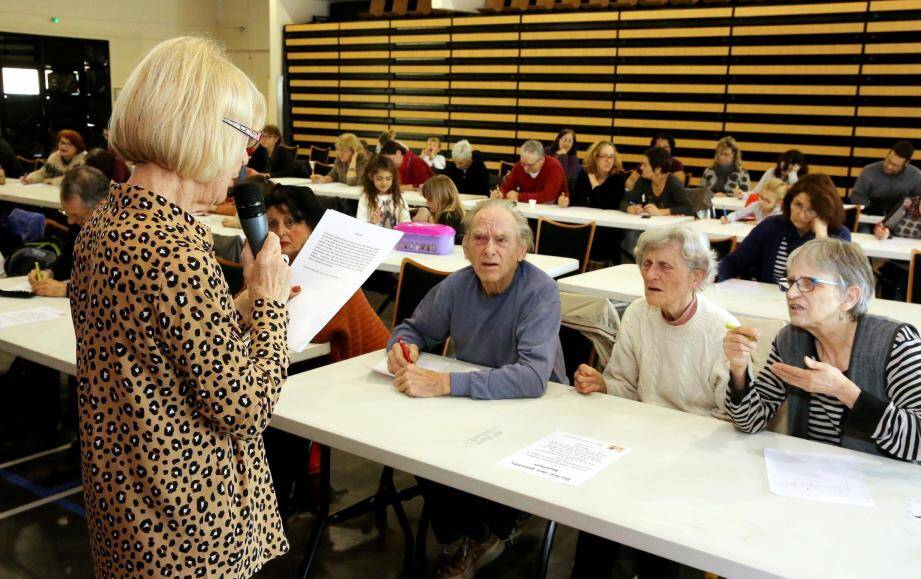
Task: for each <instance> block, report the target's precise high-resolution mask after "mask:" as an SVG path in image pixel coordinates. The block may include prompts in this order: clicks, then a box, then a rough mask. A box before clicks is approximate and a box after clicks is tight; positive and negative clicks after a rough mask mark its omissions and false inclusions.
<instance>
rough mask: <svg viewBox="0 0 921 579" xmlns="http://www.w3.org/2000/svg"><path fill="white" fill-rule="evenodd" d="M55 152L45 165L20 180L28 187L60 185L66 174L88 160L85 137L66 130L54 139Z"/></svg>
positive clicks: (59, 132)
mask: <svg viewBox="0 0 921 579" xmlns="http://www.w3.org/2000/svg"><path fill="white" fill-rule="evenodd" d="M54 143H55V150H54V152H53V153H51V155H49V156H48V160H47V161H45V164H44V165H42V166H41V167H39V168H38V169H36V170H35V171H32V172H31V173H27V174H25V175H23V176H22V177H20V178H19V180H20V181H22V182H23V183H25V184H26V185H31V184H33V183H45V184H46V185H60V184H61V181H62V180H63V179H64V173H66V172H67V171H69V170H71V169H73V168H74V167H79V166H80V165H82V164H83V162H84V161H85V160H86V145H85V144H84V143H83V137H82V136H81V135H80V133H78V132H77V131H72V130H70V129H64V130H62V131H58V134H57V136H55V138H54Z"/></svg>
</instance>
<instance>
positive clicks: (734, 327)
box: [726, 322, 758, 342]
mask: <svg viewBox="0 0 921 579" xmlns="http://www.w3.org/2000/svg"><path fill="white" fill-rule="evenodd" d="M741 327H742V326H737V325H735V324H733V323H731V322H727V323H726V329H727V330H737V329H739V328H741ZM739 333H740V334H742V335H743V336H745V337H746V338H748V339H749V340H751V341H752V342H757V341H758V337H757V336H750V335H749V334H746V333H745V332H739Z"/></svg>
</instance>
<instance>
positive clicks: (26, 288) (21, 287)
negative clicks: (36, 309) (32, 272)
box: [3, 279, 32, 293]
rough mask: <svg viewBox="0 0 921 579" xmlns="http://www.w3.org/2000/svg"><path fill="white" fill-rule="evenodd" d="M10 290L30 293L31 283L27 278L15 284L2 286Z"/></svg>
mask: <svg viewBox="0 0 921 579" xmlns="http://www.w3.org/2000/svg"><path fill="white" fill-rule="evenodd" d="M3 289H5V290H8V291H11V292H29V293H32V284H30V283H29V280H28V279H27V280H25V281H21V282H19V283H17V284H13V285H10V286H8V287H5V288H3Z"/></svg>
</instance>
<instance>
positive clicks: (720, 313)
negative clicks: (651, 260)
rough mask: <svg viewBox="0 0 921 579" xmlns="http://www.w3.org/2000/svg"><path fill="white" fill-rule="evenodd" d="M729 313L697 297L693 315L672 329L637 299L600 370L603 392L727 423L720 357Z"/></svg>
mask: <svg viewBox="0 0 921 579" xmlns="http://www.w3.org/2000/svg"><path fill="white" fill-rule="evenodd" d="M728 323H731V324H733V325H738V320H736V319H735V317H733V316H732V314H730V313H729V312H727V311H726V310H724V309H723V308H721V307H719V306H718V305H716V304H714V303H713V302H711V301H710V300H708V299H707V298H705V297H704V296H703V295H702V294H700V293H698V294H697V311H696V312H695V313H694V316H693V317H692V318H691V319H690V320H688V321H687V322H686V323H685V324H682V325H680V326H671V325H669V324H668V323H666V321H665V318H663V317H662V312H661V310H659V308H657V307H653V306H650V305H649V304H647V303H646V299H645V298H640V299H638V300H636V301H635V302H633V303H632V304H630V306H629V307H628V308H627V311H626V312H624V317H623V320H621V324H620V332H619V333H618V336H617V341H616V342H615V343H614V349H613V351H612V352H611V359H610V360H609V361H608V365H607V367H606V368H605V370H604V382H605V385H606V386H607V389H608V394H611V395H614V396H621V397H623V398H629V399H631V400H639V401H640V402H647V403H649V404H655V405H657V406H664V407H666V408H672V409H675V410H683V411H684V412H690V413H692V414H699V415H702V416H714V417H717V418H721V419H723V420H728V415H727V414H726V400H725V399H726V388H727V387H728V385H729V360H728V359H727V358H726V356H725V355H724V354H723V336H724V335H725V334H726V324H728Z"/></svg>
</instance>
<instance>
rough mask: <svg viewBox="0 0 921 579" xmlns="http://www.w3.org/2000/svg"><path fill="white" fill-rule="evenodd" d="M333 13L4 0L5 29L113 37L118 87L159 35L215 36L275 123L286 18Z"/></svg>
mask: <svg viewBox="0 0 921 579" xmlns="http://www.w3.org/2000/svg"><path fill="white" fill-rule="evenodd" d="M327 14H329V2H328V1H326V0H0V31H4V32H22V33H25V34H42V35H47V36H67V37H75V38H94V39H102V40H108V41H109V59H110V67H111V74H112V89H113V93H114V91H115V90H117V89H119V88H121V87H122V85H123V84H124V82H125V80H126V79H127V78H128V75H129V74H130V73H131V71H132V70H133V68H134V66H135V64H137V62H138V61H139V60H140V59H141V57H142V56H143V55H144V53H145V52H147V51H148V50H149V49H151V48H153V47H154V46H155V45H156V44H157V43H159V42H160V41H162V40H166V39H167V38H173V37H176V36H185V35H198V36H208V37H211V38H216V39H218V40H220V41H221V42H222V43H223V44H224V45H225V46H226V48H227V52H228V56H230V58H231V59H232V60H233V62H234V63H235V64H236V65H237V66H239V67H240V69H241V70H243V72H245V73H246V74H247V75H248V76H249V77H250V79H252V81H253V82H254V83H255V84H256V86H257V87H259V90H261V91H262V93H263V94H264V95H265V96H266V100H267V101H268V122H270V123H275V124H277V123H278V122H279V121H280V118H281V112H280V110H279V109H278V106H277V103H278V102H279V100H280V99H279V96H278V83H279V79H280V78H281V75H282V74H283V71H282V61H283V50H282V48H283V47H282V43H283V40H282V35H283V28H284V25H285V24H291V23H294V22H297V23H300V22H309V21H310V20H311V19H312V18H313V16H325V15H327ZM52 17H58V18H60V19H61V21H60V23H58V24H54V23H52V22H51V18H52Z"/></svg>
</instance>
